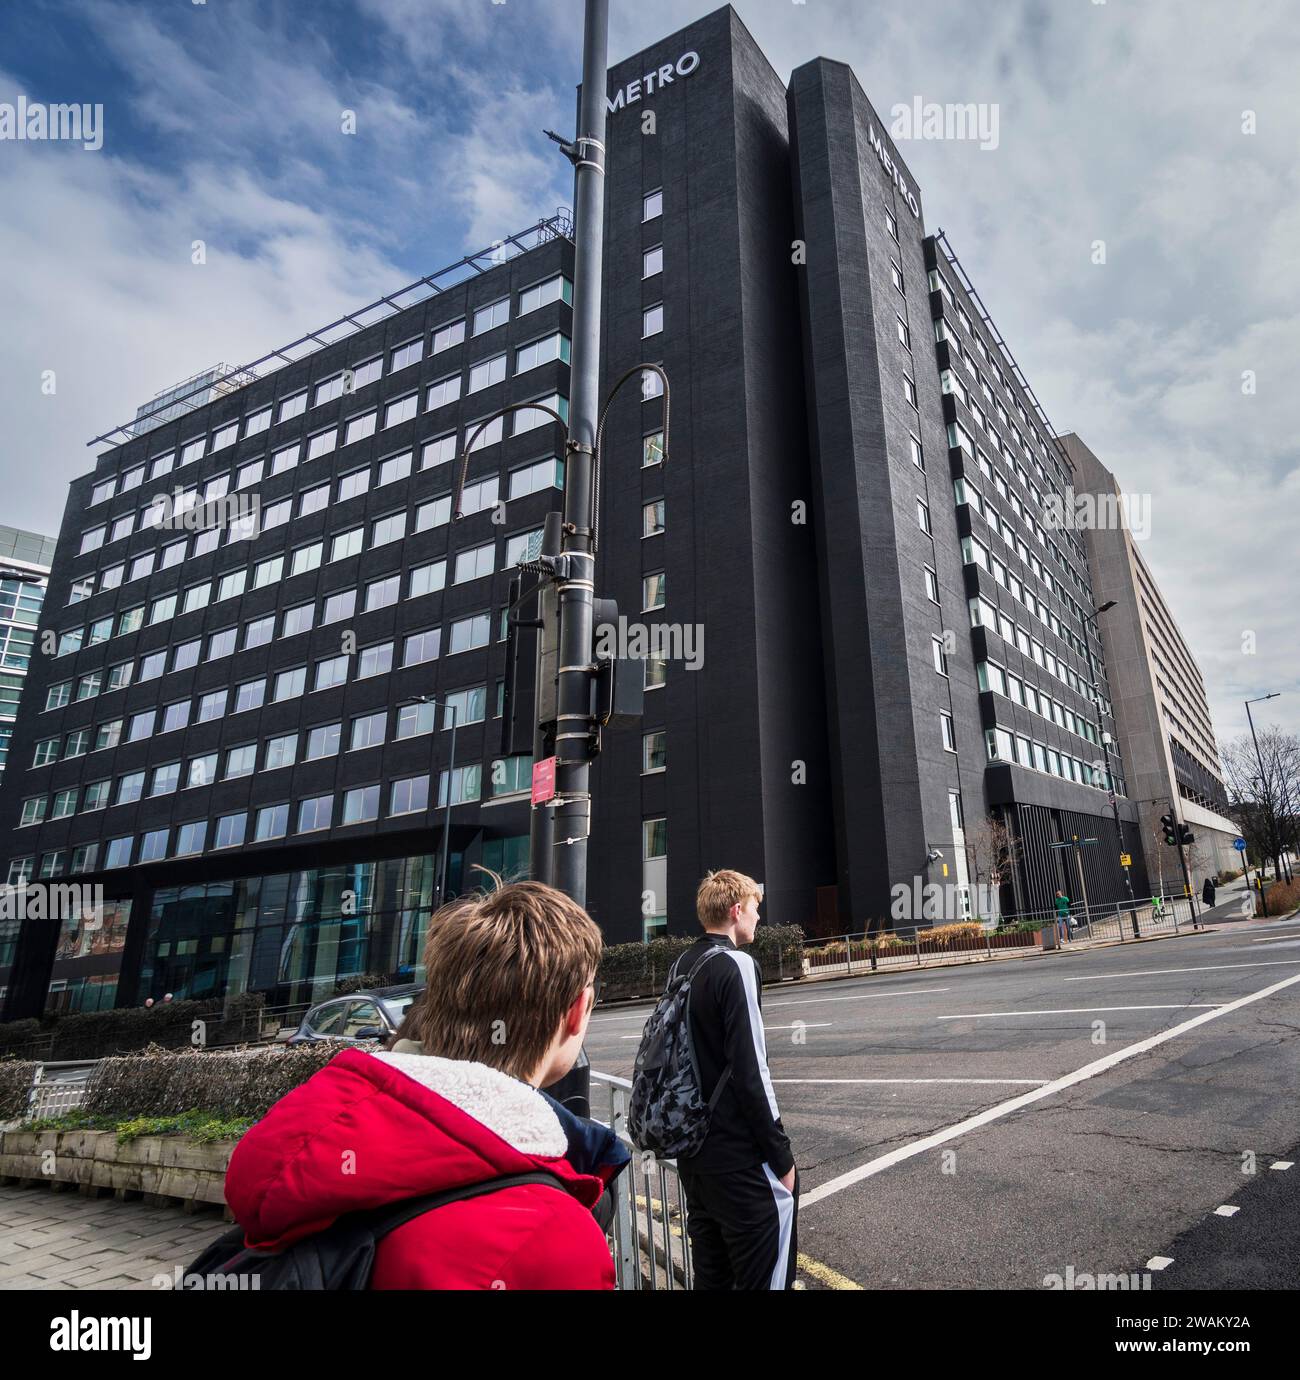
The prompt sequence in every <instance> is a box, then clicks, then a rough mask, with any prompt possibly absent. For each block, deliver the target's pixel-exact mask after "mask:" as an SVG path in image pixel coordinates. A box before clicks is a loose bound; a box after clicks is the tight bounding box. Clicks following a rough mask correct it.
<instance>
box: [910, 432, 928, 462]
mask: <svg viewBox="0 0 1300 1380" xmlns="http://www.w3.org/2000/svg"><path fill="white" fill-rule="evenodd" d="M907 444H908V449H909V452H910V453H911V456H912V464H914V465H915V466H916V468H917V469H918V470H924V469H925V452H924V451H923V450H922V449H921V443H920V441H918V440H917V439H916V437H915V436H911V435H909V436H908V438H907Z"/></svg>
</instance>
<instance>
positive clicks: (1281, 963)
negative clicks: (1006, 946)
mask: <svg viewBox="0 0 1300 1380" xmlns="http://www.w3.org/2000/svg"><path fill="white" fill-rule="evenodd" d="M1297 964H1300V959H1297V958H1273V959H1261V960H1260V961H1259V962H1258V963H1207V964H1205V965H1203V966H1200V967H1196V968H1143V969H1142V970H1141V971H1140V972H1136V973H1099V974H1097V975H1095V976H1094V977H1070V978H1062V979H1061V981H1062V982H1109V981H1110V980H1111V979H1112V978H1128V977H1157V976H1159V975H1161V974H1163V973H1212V972H1215V971H1217V970H1218V969H1221V968H1294V967H1295V966H1296V965H1297Z"/></svg>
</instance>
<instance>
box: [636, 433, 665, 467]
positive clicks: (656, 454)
mask: <svg viewBox="0 0 1300 1380" xmlns="http://www.w3.org/2000/svg"><path fill="white" fill-rule="evenodd" d="M663 459H664V434H663V432H662V431H651V432H648V433H647V434H646V435H645V436H643V437H642V438H641V468H642V469H646V468H648V467H649V466H650V465H662V464H663Z"/></svg>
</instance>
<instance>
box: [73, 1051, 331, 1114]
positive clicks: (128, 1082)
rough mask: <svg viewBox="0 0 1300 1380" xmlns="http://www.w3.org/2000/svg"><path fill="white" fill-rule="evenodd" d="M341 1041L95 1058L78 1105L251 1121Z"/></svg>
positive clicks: (93, 1110) (90, 1109)
mask: <svg viewBox="0 0 1300 1380" xmlns="http://www.w3.org/2000/svg"><path fill="white" fill-rule="evenodd" d="M347 1047H348V1046H347V1045H346V1044H345V1043H344V1042H343V1041H340V1040H321V1041H320V1042H319V1043H316V1044H309V1045H268V1046H266V1047H265V1048H261V1049H241V1050H232V1051H230V1052H228V1053H227V1052H224V1051H217V1050H197V1049H194V1050H168V1049H162V1048H158V1047H154V1048H151V1049H147V1050H145V1051H143V1052H142V1053H139V1054H126V1055H120V1056H116V1057H114V1058H110V1059H101V1060H100V1062H99V1063H98V1064H97V1065H96V1066H95V1070H94V1072H93V1073H92V1074H91V1077H90V1080H89V1082H88V1083H87V1085H86V1096H85V1098H84V1100H83V1102H82V1104H81V1107H80V1108H79V1111H80V1112H82V1113H83V1114H85V1115H86V1116H91V1117H130V1118H138V1117H173V1116H180V1115H182V1114H184V1113H186V1112H193V1111H201V1112H204V1113H207V1114H208V1115H210V1116H215V1117H223V1118H228V1119H232V1120H243V1121H256V1120H257V1119H258V1118H259V1117H262V1116H265V1115H266V1113H267V1110H268V1109H269V1108H270V1107H271V1105H272V1104H273V1103H275V1102H278V1101H279V1100H280V1098H282V1097H283V1096H284V1095H285V1093H287V1092H290V1091H292V1090H293V1089H294V1088H296V1087H297V1086H298V1085H299V1084H300V1083H305V1082H306V1081H307V1079H309V1078H310V1077H311V1076H312V1074H313V1073H315V1072H316V1071H317V1070H318V1069H322V1068H324V1067H325V1065H326V1064H328V1063H329V1061H330V1060H331V1059H332V1058H333V1057H334V1056H335V1055H336V1054H337V1053H338V1052H339V1051H340V1050H341V1049H345V1048H347Z"/></svg>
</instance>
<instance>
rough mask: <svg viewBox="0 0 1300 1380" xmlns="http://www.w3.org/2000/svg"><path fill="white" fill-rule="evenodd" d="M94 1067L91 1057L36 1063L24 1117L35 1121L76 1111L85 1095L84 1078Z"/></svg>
mask: <svg viewBox="0 0 1300 1380" xmlns="http://www.w3.org/2000/svg"><path fill="white" fill-rule="evenodd" d="M94 1067H95V1061H94V1060H93V1059H89V1060H68V1061H60V1062H57V1063H47V1064H37V1066H36V1071H35V1073H34V1074H33V1075H32V1087H31V1092H30V1093H29V1094H28V1098H27V1117H26V1119H27V1120H29V1121H36V1120H38V1119H41V1118H45V1117H53V1116H64V1115H66V1114H67V1113H68V1112H75V1111H76V1110H77V1108H78V1107H80V1106H81V1103H82V1100H83V1099H84V1098H85V1096H86V1081H87V1079H89V1077H90V1071H91V1070H92V1069H93V1068H94Z"/></svg>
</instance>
